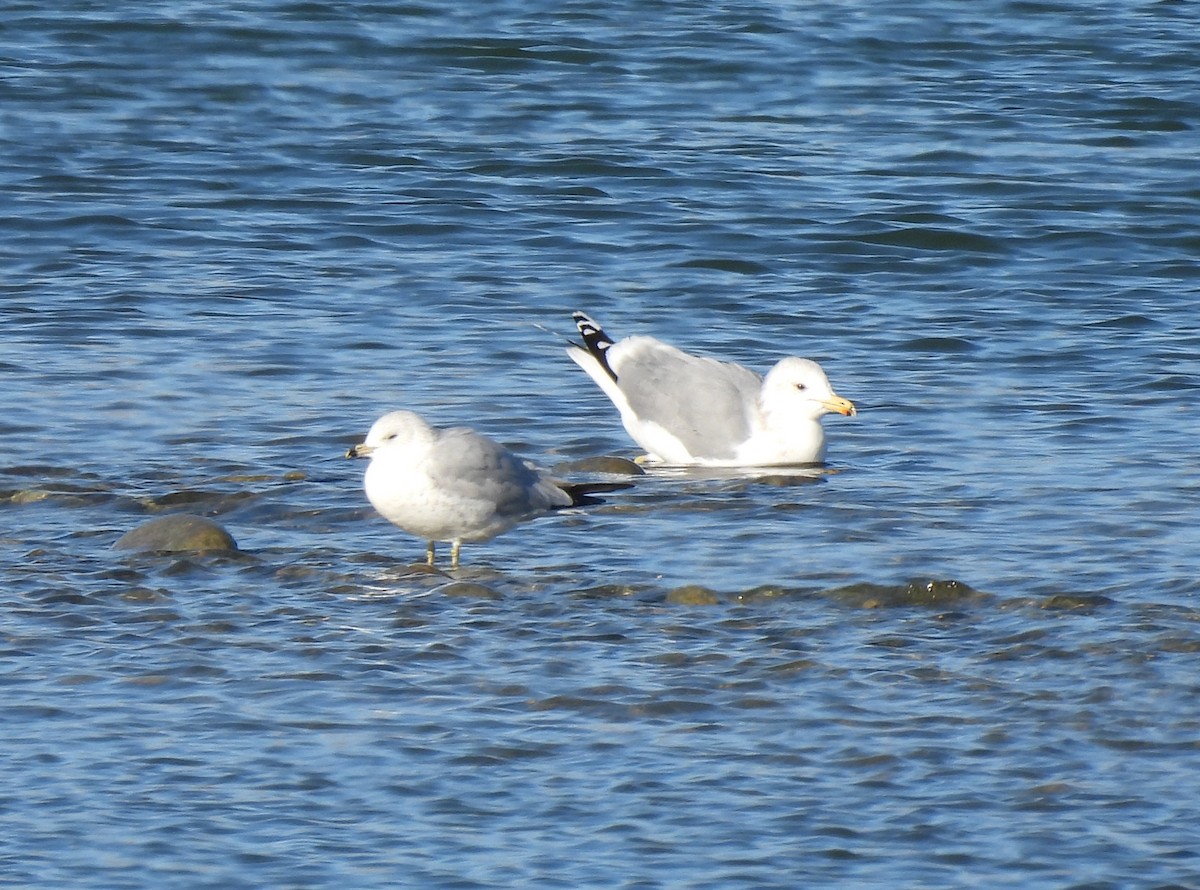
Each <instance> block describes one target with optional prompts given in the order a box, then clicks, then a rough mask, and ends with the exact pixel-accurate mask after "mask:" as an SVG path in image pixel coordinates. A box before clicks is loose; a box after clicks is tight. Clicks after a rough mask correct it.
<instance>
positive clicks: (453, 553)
mask: <svg viewBox="0 0 1200 890" xmlns="http://www.w3.org/2000/svg"><path fill="white" fill-rule="evenodd" d="M460 550H462V541H455V542H454V543H452V544H451V545H450V568H452V569H457V568H458V552H459V551H460Z"/></svg>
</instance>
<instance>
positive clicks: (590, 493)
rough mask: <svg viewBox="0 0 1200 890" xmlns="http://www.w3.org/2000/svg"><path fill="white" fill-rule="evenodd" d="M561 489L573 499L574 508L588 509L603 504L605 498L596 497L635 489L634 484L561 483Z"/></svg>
mask: <svg viewBox="0 0 1200 890" xmlns="http://www.w3.org/2000/svg"><path fill="white" fill-rule="evenodd" d="M559 488H561V489H562V490H563V491H565V492H566V493H567V494H568V495H570V497H571V506H572V507H587V506H590V505H595V504H603V503H604V498H598V497H596V495H598V494H604V493H606V492H610V491H624V490H625V489H627V488H633V483H632V482H563V483H559Z"/></svg>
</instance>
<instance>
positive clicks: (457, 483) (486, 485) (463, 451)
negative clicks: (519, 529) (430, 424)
mask: <svg viewBox="0 0 1200 890" xmlns="http://www.w3.org/2000/svg"><path fill="white" fill-rule="evenodd" d="M429 476H430V479H431V480H432V481H433V482H434V484H435V485H436V486H437V487H438V488H440V489H442V490H443V491H445V492H446V493H447V494H451V495H453V496H456V497H460V498H464V499H470V500H476V501H481V502H484V503H487V504H491V505H493V506H494V509H495V513H496V515H497V516H499V517H505V518H516V517H520V516H524V515H526V514H530V513H539V512H541V511H543V510H548V509H550V508H551V507H562V506H568V505H569V504H570V503H571V497H570V495H568V494H567V493H566V492H564V491H563V490H562V489H560V488H558V487H557V486H555V485H554V484H553V483H552V482H550V481H549V479H548V478H547V477H546V476H545V474H543V473H542V472H541V471H540V470H538V469H537V468H536V467H533V466H532V465H530V464H528V463H526V462H525V461H523V460H521V458H519V457H517V456H516V455H515V454H513V453H512V452H511V451H509V450H508V449H507V448H505V447H504V446H503V445H500V444H499V443H497V442H493V441H492V440H491V439H489V438H487V437H486V436H482V435H480V434H479V433H477V432H475V431H474V430H472V429H468V428H466V427H455V428H453V429H448V430H442V432H441V435H440V436H439V437H438V442H437V445H436V451H435V453H434V460H433V461H432V462H431V465H430V467H429Z"/></svg>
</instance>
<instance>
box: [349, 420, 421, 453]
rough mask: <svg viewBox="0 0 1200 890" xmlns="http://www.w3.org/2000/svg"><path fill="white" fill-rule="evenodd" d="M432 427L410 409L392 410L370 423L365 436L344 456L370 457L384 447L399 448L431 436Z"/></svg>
mask: <svg viewBox="0 0 1200 890" xmlns="http://www.w3.org/2000/svg"><path fill="white" fill-rule="evenodd" d="M432 435H433V428H432V427H430V426H429V424H427V423H426V422H425V421H424V420H422V419H421V418H420V416H418V415H416V414H414V413H413V412H412V411H392V412H391V413H389V414H385V415H383V417H381V418H379V419H378V420H377V421H375V423H373V424H372V425H371V429H370V430H368V431H367V438H366V439H364V440H363V441H362V442H359V443H358V444H357V445H354V446H353V447H351V448H350V450H349V451H347V452H346V457H370V456H371V455H373V454H375V453H376V452H378V451H381V450H384V449H400V448H404V447H406V446H408V445H411V444H413V443H414V442H418V441H422V440H428V439H430V438H432Z"/></svg>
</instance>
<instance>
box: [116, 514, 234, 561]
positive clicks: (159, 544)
mask: <svg viewBox="0 0 1200 890" xmlns="http://www.w3.org/2000/svg"><path fill="white" fill-rule="evenodd" d="M113 547H114V548H116V549H117V550H157V551H168V552H173V551H179V550H237V549H238V546H237V542H236V541H234V540H233V536H232V535H231V534H229V532H227V531H225V529H224V528H222V527H221V526H220V525H219V524H218V523H216V522H213V521H212V520H211V519H205V518H204V517H203V516H192V515H190V514H188V513H173V514H171V515H170V516H159V517H157V518H156V519H151V520H149V521H148V522H144V523H142V524H141V525H139V526H138V527H137V528H135V529H132V530H131V531H128V532H126V533H125V534H123V535H121V537H120V538H118V539H117V541H116V543H115V544H113Z"/></svg>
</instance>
